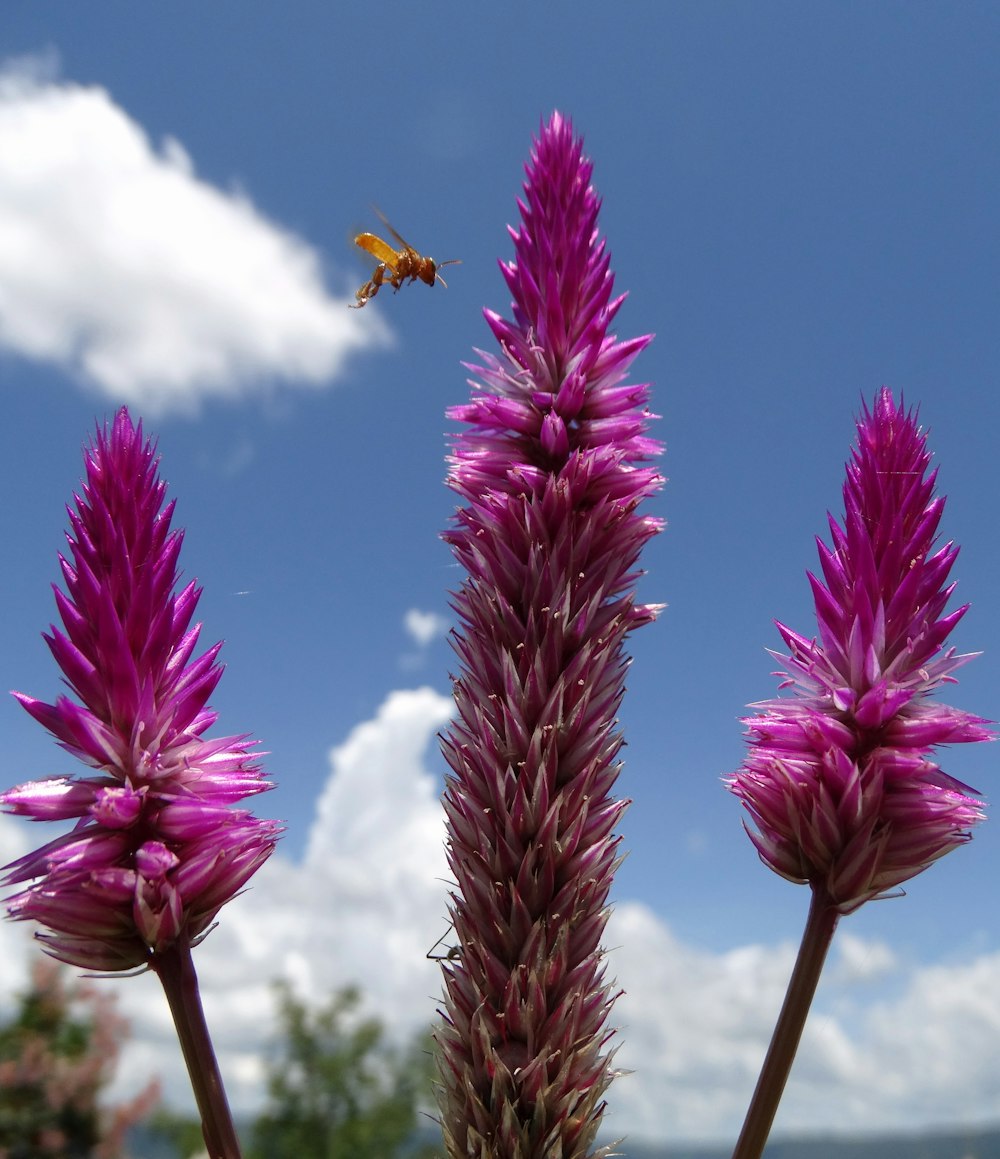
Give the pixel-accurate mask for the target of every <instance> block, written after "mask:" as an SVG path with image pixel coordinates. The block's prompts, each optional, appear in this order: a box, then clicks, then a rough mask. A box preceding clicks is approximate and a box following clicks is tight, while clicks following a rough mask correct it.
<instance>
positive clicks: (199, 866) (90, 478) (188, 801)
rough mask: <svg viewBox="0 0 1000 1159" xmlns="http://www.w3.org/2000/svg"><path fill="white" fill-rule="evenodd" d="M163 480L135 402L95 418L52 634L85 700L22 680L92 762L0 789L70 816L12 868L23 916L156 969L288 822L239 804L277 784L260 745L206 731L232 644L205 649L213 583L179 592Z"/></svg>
mask: <svg viewBox="0 0 1000 1159" xmlns="http://www.w3.org/2000/svg"><path fill="white" fill-rule="evenodd" d="M165 490H166V487H165V485H164V483H162V482H161V481H160V479H159V478H158V475H157V460H156V458H155V448H154V447H153V445H152V443H151V442H149V441H146V442H143V438H142V424H141V423H140V424H139V425H138V427H133V425H132V421H131V419H130V418H129V415H128V411H127V410H126V409H124V408H123V409H122V410H120V411H119V412H118V414H117V415H116V416H115V419H114V422H113V424H112V426H111V429H110V431H108V430H107V429H105V430H104V431H103V432H102V431H101V430H98V431H97V435H96V441H95V443H94V444H93V445H92V446H91V447H90V448H89V451H88V453H87V454H86V480H85V482H84V484H83V487H82V495H79V496H75V497H74V498H75V501H76V510H75V511H73V510H72V509H70V510H69V522H70V532H69V533H68V534H67V541H68V543H69V552H68V553H67V555H66V556H63V555H60V557H59V559H60V564H61V567H62V575H63V581H64V583H65V588H66V590H65V593H64V592H62V591H60V590H59V589H58V588H56V589H55V597H56V605H57V608H58V610H59V615H60V617H61V619H62V628H61V629H60V628H56V627H54V626H53V628H52V631H51V634H49V635H47V636H46V637H45V639H46V641H47V642H48V645H49V648H50V650H51V652H52V655H53V656H54V657H55V660H56V663H57V664H58V665H59V667H60V668H61V669H62V671H63V676H64V678H65V682H66V684H67V685H68V687H69V689H70V690H71V692H72V693H73V694H74V696H75V697H76V699H71V698H70V697H68V696H60V697H59V698H58V699H57V700H56V702H55V704H46V703H44V702H43V701H40V700H36V699H34V698H33V697H30V696H25V695H23V694H21V693H15V696H17V699H18V700H19V701H20V702H21V704H22V705H23V706H24V707H25V708H26V709H27V711H28V712H29V713H31V715H32V716H33V717H34V718H35V719H36V720H37V721H39V722H40V723H41V724H43V725H44V726H45V727H46V728H47V729H48V730H49V732H51V733H52V735H53V736H54V737H55V738H56V739H57V740H58V741H59V743H60V744H61V745H62V747H63V748H65V749H66V750H67V751H69V752H70V753H72V754H73V755H74V756H76V757H78V758H79V759H80V760H81V761H83V762H84V764H86V765H88V766H90V768H91V769H93V770H94V771H95V774H96V775H93V776H88V777H85V778H81V779H72V778H68V777H56V778H52V779H50V780H43V781H34V782H30V783H28V784H24V785H20V786H19V787H17V788H14V789H11V790H10V791H8V792H6V793H3V794H2V795H0V803H2V805H3V807H4V808H5V809H6V810H7V811H8V812H10V813H18V814H21V815H22V816H26V817H31V818H33V819H34V820H36V821H48V820H58V821H64V820H71V819H76V821H77V824H76V825H75V827H74V828H73V829H72V830H70V832H68V833H66V834H65V835H64V836H61V837H57V838H55V839H54V840H53V841H50V842H49V843H48V844H46V845H43V846H42V847H41V848H40V849H38V850H36V851H34V852H33V853H29V854H28V855H27V856H25V857H22V858H20V859H19V860H18V861H15V862H13V863H12V864H10V865H8V866H7V867H6V877H5V879H4V881H5V884H8V885H10V884H15V883H23V882H31V884H29V885H28V886H27V888H25V889H23V890H22V891H21V892H20V893H17V894H16V895H15V896H14V897H12V898H11V899H10V900H9V902H8V909H9V913H10V916H11V917H14V918H21V919H34V920H36V921H38V922H40V923H41V924H42V925H43V926H44V927H46V928H47V932H46V933H44V934H40V935H39V937H40V939H41V941H42V942H44V943H45V946H46V949H47V951H48V952H49V953H50V954H52V956H53V957H56V958H59V959H61V960H62V961H64V962H68V963H70V964H73V965H77V966H81V967H83V968H84V969H88V970H97V971H119V970H128V969H131V968H133V967H136V966H142V965H145V964H154V959H155V956H156V955H157V954H162V953H163V952H164V951H166V950H167V949H169V948H170V947H172V946H175V945H181V946H183V947H185V948H187V947H190V946H191V945H194V944H196V943H197V941H198V940H200V939H201V938H202V937H204V935H205V934H206V933H207V931H208V930H209V928H210V926H211V924H212V922H213V920H214V918H215V915H216V914H217V913H218V911H219V909H220V907H221V906H222V905H223V904H224V903H225V902H226V901H228V900H229V899H230V898H232V897H233V896H234V895H235V894H236V893H237V892H238V891H239V890H240V889H242V887H243V886H244V885H245V884H246V882H247V880H248V879H249V878H250V877H251V875H252V874H253V873H254V871H255V870H256V869H257V868H258V867H259V866H260V865H261V864H262V863H263V862H264V861H265V860H266V859H267V857H268V856H269V855H270V853H271V851H272V850H273V849H274V845H275V841H276V839H277V836H278V832H279V829H278V826H277V825H276V824H275V823H274V822H272V821H263V820H258V819H257V818H255V817H254V816H253V815H252V814H251V813H250V812H249V811H248V810H245V809H233V808H231V805H232V804H233V803H234V802H235V801H238V800H240V799H241V798H243V797H247V796H250V795H251V794H255V793H259V792H261V791H262V790H264V789H268V788H270V787H271V786H270V784H269V783H268V782H266V781H264V780H263V779H262V776H261V772H260V768H259V766H258V764H257V758H258V753H257V752H256V751H255V746H256V743H257V742H256V741H253V740H250V739H248V738H247V737H245V736H236V737H232V736H231V737H220V738H216V739H214V740H209V739H206V738H205V737H204V735H203V734H204V733H205V731H206V730H207V729H208V728H209V727H210V726H211V725H212V724H213V723H214V722H215V719H216V714H215V713H214V712H212V711H211V710H210V709H209V708H208V707H207V701H208V698H209V696H210V695H211V693H212V691H213V689H214V688H215V686H216V684H217V683H218V681H219V677H220V676H221V674H222V668H221V666H220V665H219V664H218V663H217V661H216V656H217V654H218V651H219V648H220V647H221V645H219V644H216V645H215V646H214V647H213V648H210V649H209V650H208V651H207V652H205V653H203V654H202V655H201V656H199V657H198V658H196V659H193V658H192V657H193V656H194V652H195V648H196V646H197V642H198V634H199V631H200V625H196V626H194V627H191V626H190V625H191V619H192V616H193V614H194V611H195V606H196V605H197V603H198V598H199V596H200V594H201V592H200V589H198V588H197V587H196V586H195V584H194V583H193V582H192V583H190V584H188V585H187V586H186V587H185V588H184V589H183V590H182V591H181V592H180V593H179V594H175V591H176V586H177V578H178V577H177V557H178V553H179V552H180V547H181V539H182V534H181V532H179V531H174V532H171V530H170V520H171V516H172V514H173V507H174V505H173V503H170V504H169V505H168V506H167V507H165V508H164V507H163V500H164V493H165Z"/></svg>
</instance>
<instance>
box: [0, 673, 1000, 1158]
mask: <svg viewBox="0 0 1000 1159" xmlns="http://www.w3.org/2000/svg"><path fill="white" fill-rule="evenodd" d="M451 709H452V703H451V701H450V700H449V699H448V698H446V697H444V696H441V695H440V694H438V693H437V692H434V691H432V690H431V689H428V688H423V689H415V690H411V691H399V692H394V693H392V694H391V695H390V696H388V697H387V699H386V700H385V702H384V703H383V704H382V706H381V707H380V708H379V710H378V712H377V713H376V714H375V716H374V717H373V718H372V719H371V720H368V721H365V722H363V723H361V724H359V725H358V726H356V727H355V728H354V729H353V730H352V732H351V734H350V735H349V736H348V737H347V738H346V739H345V740H344V741H343V743H341V744H339V745H338V746H337V747H336V748H334V749H332V750H331V752H330V775H329V778H328V781H327V783H326V786H325V788H324V791H323V793H322V794H321V796H320V799H319V801H318V803H317V809H316V816H315V821H314V823H313V827H312V831H311V833H310V835H309V840H308V843H307V848H306V852H305V855H304V857H303V858H302V859H301V861H297V862H293V861H292V860H290V859H289V858H287V857H283V856H282V855H281V854H280V852H279V854H277V855H276V856H275V857H273V858H272V859H271V861H270V862H269V863H268V865H266V866H265V867H264V869H263V870H262V871H261V872H260V873H259V874H258V875H257V876H256V877H255V878H254V881H253V884H252V888H251V889H250V890H248V891H247V893H246V894H244V895H243V896H242V897H240V898H238V899H237V900H236V901H235V902H234V903H233V904H232V905H230V906H227V907H226V908H225V909H224V910H223V912H222V914H221V915H220V924H219V927H218V929H216V930H215V931H214V932H213V933H212V934H211V935H210V936H209V937H208V938H207V939H206V941H205V942H204V943H203V945H202V946H201V947H199V949H198V950H197V951H196V953H195V962H196V965H197V969H198V973H199V976H200V979H201V985H202V991H203V997H204V1001H205V1006H206V1011H207V1015H208V1019H209V1025H210V1027H211V1029H212V1032H213V1036H214V1038H215V1042H216V1047H217V1050H218V1053H219V1058H220V1063H221V1066H222V1070H223V1074H224V1075H225V1077H226V1081H227V1086H228V1089H229V1092H230V1097H231V1099H232V1102H233V1105H234V1107H235V1108H236V1109H237V1111H238V1112H240V1113H242V1114H246V1113H248V1112H252V1111H253V1110H254V1109H255V1108H256V1107H258V1106H259V1103H260V1099H261V1095H262V1090H263V1068H262V1064H261V1053H262V1051H263V1050H264V1049H265V1048H266V1047H267V1045H268V1041H269V1036H270V1034H271V1032H272V1031H273V1021H272V1012H273V1003H272V994H271V991H270V987H269V983H270V981H271V980H272V979H274V978H277V977H283V978H286V979H288V980H289V981H290V982H291V983H292V984H293V986H294V987H295V989H296V991H297V992H298V993H299V994H300V995H301V996H302V997H304V998H305V999H307V1000H310V1001H317V1002H321V1001H323V1000H325V999H326V998H327V997H328V996H329V994H330V992H331V991H332V990H333V989H334V988H336V987H338V986H342V985H344V984H345V983H348V982H359V983H360V984H361V986H362V987H363V990H364V994H365V998H366V1001H367V1002H368V1003H369V1006H370V1009H371V1010H372V1011H373V1012H374V1013H376V1014H378V1015H379V1016H380V1017H381V1018H383V1019H384V1021H385V1023H386V1025H387V1027H388V1028H389V1030H390V1032H391V1033H393V1034H394V1035H397V1036H398V1037H399V1038H400V1039H403V1038H406V1037H408V1036H409V1035H410V1034H411V1033H414V1032H416V1031H418V1030H420V1029H422V1028H424V1027H426V1026H427V1024H428V1023H429V1022H430V1021H431V1020H432V1019H433V1017H434V1011H435V1007H436V1003H437V1000H438V996H439V994H440V990H441V984H440V974H439V967H438V964H437V963H436V962H433V961H428V959H427V957H426V955H427V951H428V950H429V949H430V948H431V946H432V944H433V943H434V942H435V940H436V939H437V938H439V937H440V936H442V935H447V925H446V917H445V907H446V891H447V887H446V885H445V883H444V879H445V878H446V876H447V868H446V863H445V857H444V851H443V836H444V832H443V823H442V818H441V810H440V806H439V802H438V795H439V792H440V785H439V784H438V780H437V777H436V776H435V774H434V773H433V772H432V771H431V769H430V767H429V766H430V763H431V762H430V761H429V759H428V758H429V756H430V754H431V752H432V747H433V737H434V734H435V733H436V732H437V731H439V730H440V728H441V727H442V726H443V725H444V723H445V722H446V720H447V719H448V716H449V713H450V712H451ZM436 763H437V762H436ZM266 800H267V799H266V798H261V800H260V804H261V806H262V807H264V806H266ZM37 837H38V828H37V827H34V828H33V829H29V828H28V827H26V826H24V825H19V824H15V823H14V822H13V821H11V820H10V819H8V818H2V817H0V843H2V845H3V849H4V852H5V854H6V855H7V856H8V857H15V856H17V855H18V854H19V853H21V852H23V851H24V850H25V849H26V848H27V847H28V846H27V842H28V839H29V838H34V839H37ZM25 933H26V931H25V930H24V929H23V927H21V926H18V925H14V924H11V923H0V993H2V994H3V1001H4V1002H5V1003H6V1004H7V1008H8V1009H9V1004H10V1001H11V999H10V995H11V992H12V991H13V990H16V989H19V988H20V987H21V986H22V985H23V982H24V979H25V975H26V971H25V967H24V962H25V957H26V954H25ZM606 941H607V944H608V945H609V946H613V947H616V948H614V949H612V950H610V952H609V954H608V972H609V976H610V977H613V978H615V979H616V980H617V983H618V985H620V986H621V987H622V989H623V990H624V994H623V996H622V997H621V998H620V999H619V1001H618V1003H617V1005H616V1006H615V1008H614V1014H613V1018H612V1021H613V1022H614V1024H615V1025H617V1026H618V1027H620V1028H621V1033H620V1034H619V1035H618V1038H617V1041H618V1042H619V1043H620V1050H619V1053H618V1055H617V1058H616V1064H617V1065H618V1066H619V1067H620V1068H621V1069H622V1070H623V1071H626V1072H630V1073H626V1074H623V1075H622V1076H621V1077H619V1078H618V1079H617V1080H616V1081H615V1083H614V1084H613V1085H612V1087H611V1090H610V1092H609V1113H608V1117H607V1120H606V1122H607V1127H608V1130H609V1132H611V1133H613V1135H614V1136H620V1135H624V1136H629V1137H631V1138H644V1139H656V1140H667V1141H671V1142H677V1141H679V1140H728V1141H729V1143H730V1144H731V1143H732V1141H733V1140H734V1139H735V1137H736V1134H737V1132H738V1130H739V1126H740V1122H741V1121H742V1117H743V1114H744V1111H745V1109H746V1105H747V1102H748V1100H749V1098H750V1094H751V1092H752V1090H753V1087H754V1084H755V1082H756V1079H757V1072H758V1070H759V1067H760V1063H761V1060H762V1058H763V1055H764V1051H765V1049H766V1047H767V1042H768V1039H769V1037H770V1033H771V1029H772V1026H773V1023H774V1019H775V1017H776V1016H777V1012H778V1009H779V1007H780V1005H781V1001H782V998H783V996H784V990H785V985H786V983H787V980H788V976H789V973H790V971H791V968H792V963H793V961H794V957H795V947H794V946H793V945H791V944H785V945H777V946H764V945H750V946H738V947H734V948H732V949H729V950H727V951H725V952H722V953H719V952H712V951H709V950H706V949H702V948H699V947H696V946H691V945H686V944H684V943H683V942H681V941H680V940H678V939H677V938H676V937H675V936H674V935H673V933H672V932H671V930H670V928H669V926H668V925H667V924H666V923H665V922H664V921H663V919H662V918H661V917H660V916H658V915H657V914H656V913H654V912H653V911H652V910H651V909H650V908H649V907H648V906H646V905H644V904H640V903H638V902H632V901H622V902H620V903H619V904H618V906H617V908H616V910H615V912H614V914H613V915H612V919H611V923H610V925H609V928H608V936H607V939H606ZM108 984H109V985H113V986H114V987H115V989H116V992H117V994H118V996H119V1001H120V1004H121V1007H122V1009H123V1012H124V1013H126V1014H127V1015H128V1016H129V1018H130V1019H131V1022H132V1033H133V1039H132V1041H131V1043H130V1044H129V1046H128V1048H127V1051H126V1055H125V1058H124V1060H123V1065H122V1067H121V1068H120V1076H119V1080H118V1085H117V1089H116V1093H117V1094H119V1095H122V1094H125V1093H127V1092H130V1091H134V1090H136V1089H138V1088H139V1087H141V1086H142V1085H143V1084H144V1083H145V1082H146V1081H147V1080H148V1078H149V1077H150V1076H151V1075H153V1074H159V1075H160V1076H161V1077H162V1078H163V1080H164V1085H165V1088H166V1092H167V1096H168V1098H169V1099H170V1101H171V1102H172V1103H174V1104H175V1105H178V1106H182V1107H186V1108H188V1109H190V1106H191V1096H190V1091H189V1086H188V1081H187V1077H186V1075H185V1074H184V1071H183V1066H182V1063H181V1059H180V1052H179V1049H178V1047H177V1043H176V1039H175V1037H174V1033H173V1029H172V1026H171V1023H170V1019H169V1015H168V1013H167V1010H166V1004H165V1002H164V1001H163V999H162V996H161V994H160V992H159V988H158V984H157V982H156V980H155V978H153V977H152V976H149V975H144V976H140V977H137V978H127V979H122V980H120V981H117V982H109V983H108ZM887 995H888V996H887ZM998 1038H1000V954H992V955H983V956H980V957H978V958H976V959H974V960H971V961H965V962H959V963H956V964H951V965H947V966H943V965H932V966H918V965H915V964H912V963H906V962H900V961H898V960H897V959H896V957H895V956H894V954H893V952H892V950H891V949H890V947H888V946H886V945H885V944H883V943H880V942H876V941H866V940H863V939H861V938H858V937H856V936H854V935H853V934H852V933H851V932H850V927H849V919H848V921H847V922H845V923H844V927H843V928H842V929H841V930H839V931H838V934H837V937H836V939H835V941H834V946H833V950H832V952H831V957H830V961H829V964H828V968H827V971H826V973H825V975H824V978H823V981H822V983H821V987H820V993H819V996H818V1001H817V1004H816V1007H815V1009H814V1011H813V1013H812V1015H811V1017H810V1020H809V1023H808V1025H807V1027H806V1031H805V1035H804V1038H803V1042H802V1045H801V1048H800V1051H799V1056H798V1058H797V1060H796V1065H795V1068H794V1070H793V1073H792V1077H791V1080H790V1082H789V1085H788V1088H787V1092H786V1096H785V1100H784V1102H783V1104H782V1107H781V1110H780V1111H779V1116H778V1120H777V1123H776V1130H777V1131H779V1132H785V1133H792V1132H794V1133H817V1132H823V1131H834V1132H835V1131H837V1130H843V1129H845V1128H846V1127H847V1126H848V1125H849V1127H850V1129H851V1130H853V1131H857V1130H864V1129H868V1130H882V1129H885V1130H892V1129H900V1128H904V1127H905V1128H906V1129H916V1128H919V1127H921V1126H934V1125H946V1124H948V1123H949V1122H956V1123H965V1124H970V1123H975V1122H977V1121H979V1120H980V1119H981V1118H982V1119H988V1118H989V1116H990V1115H991V1113H992V1110H993V1108H994V1107H995V1105H996V1091H995V1081H996V1080H995V1069H996V1068H995V1066H994V1065H993V1062H994V1059H995V1052H996V1042H997V1041H998Z"/></svg>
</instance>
